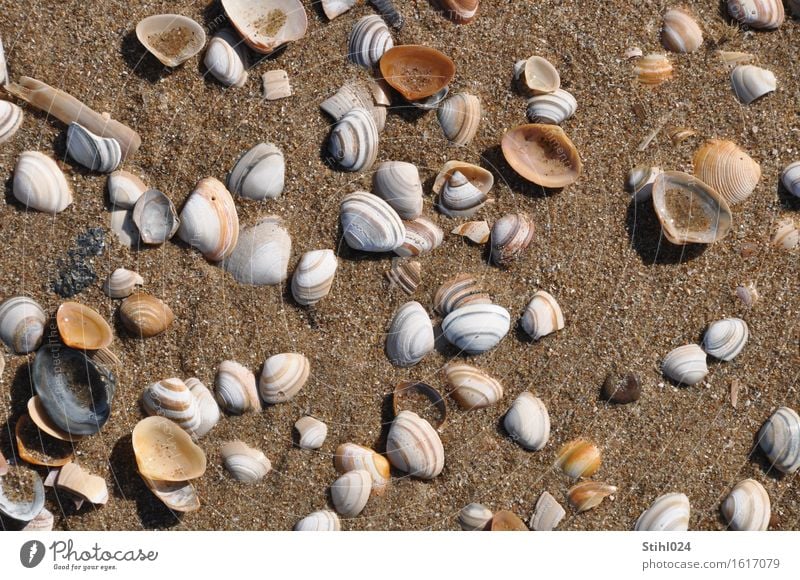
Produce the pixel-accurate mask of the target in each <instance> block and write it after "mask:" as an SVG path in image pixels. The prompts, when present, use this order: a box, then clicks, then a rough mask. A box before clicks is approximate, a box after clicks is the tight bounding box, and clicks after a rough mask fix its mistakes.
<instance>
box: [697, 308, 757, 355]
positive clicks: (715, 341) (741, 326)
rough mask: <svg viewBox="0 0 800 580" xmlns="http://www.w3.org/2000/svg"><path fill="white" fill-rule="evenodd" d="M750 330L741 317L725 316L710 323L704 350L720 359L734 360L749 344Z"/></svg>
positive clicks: (704, 337)
mask: <svg viewBox="0 0 800 580" xmlns="http://www.w3.org/2000/svg"><path fill="white" fill-rule="evenodd" d="M749 336H750V332H749V330H748V328H747V323H746V322H745V321H744V320H742V319H741V318H724V319H722V320H717V321H715V322H712V323H711V324H709V325H708V329H707V330H706V333H705V335H704V336H703V345H702V346H703V350H704V351H706V353H708V354H709V355H711V356H713V357H714V358H716V359H719V360H725V361H729V360H733V359H734V358H735V357H736V356H737V355H738V354H739V353H740V352H742V349H743V348H744V345H745V344H747V338H748V337H749Z"/></svg>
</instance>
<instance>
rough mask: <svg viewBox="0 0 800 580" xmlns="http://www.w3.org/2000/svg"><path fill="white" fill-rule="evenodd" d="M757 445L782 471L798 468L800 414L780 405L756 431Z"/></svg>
mask: <svg viewBox="0 0 800 580" xmlns="http://www.w3.org/2000/svg"><path fill="white" fill-rule="evenodd" d="M758 445H759V446H760V447H761V449H762V451H764V453H765V454H766V456H767V458H768V459H769V461H770V463H771V467H775V468H776V469H778V470H779V471H782V472H783V473H794V472H795V471H797V469H798V468H800V416H798V415H797V412H795V411H794V410H793V409H790V408H789V407H780V408H779V409H778V410H777V411H775V412H774V413H773V414H772V415H770V417H769V419H767V421H766V422H765V423H764V425H763V426H762V427H761V429H760V430H759V432H758Z"/></svg>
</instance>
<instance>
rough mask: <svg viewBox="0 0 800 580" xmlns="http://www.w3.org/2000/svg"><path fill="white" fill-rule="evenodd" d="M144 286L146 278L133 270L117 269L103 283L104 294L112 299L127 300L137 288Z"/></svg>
mask: <svg viewBox="0 0 800 580" xmlns="http://www.w3.org/2000/svg"><path fill="white" fill-rule="evenodd" d="M142 285H144V278H142V277H141V276H140V275H139V274H137V273H136V272H134V271H133V270H126V269H125V268H117V269H116V270H114V271H113V272H111V274H109V275H108V278H106V281H105V282H104V283H103V292H105V293H106V294H107V295H108V296H109V297H110V298H126V297H128V296H130V295H131V294H133V291H134V290H136V287H137V286H142Z"/></svg>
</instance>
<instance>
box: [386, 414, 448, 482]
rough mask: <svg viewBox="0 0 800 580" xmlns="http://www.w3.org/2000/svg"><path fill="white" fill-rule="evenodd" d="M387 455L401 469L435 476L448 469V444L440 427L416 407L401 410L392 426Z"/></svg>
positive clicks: (411, 473) (425, 477) (424, 477)
mask: <svg viewBox="0 0 800 580" xmlns="http://www.w3.org/2000/svg"><path fill="white" fill-rule="evenodd" d="M386 456H387V457H388V458H389V461H390V462H391V464H392V465H394V466H395V467H396V468H397V469H399V470H400V471H404V472H406V473H408V474H410V475H412V476H414V477H418V478H420V479H433V478H434V477H436V476H437V475H439V474H440V473H441V472H442V469H444V447H443V446H442V440H441V439H439V435H438V434H437V433H436V430H435V429H434V428H433V427H432V426H431V424H430V423H428V422H427V421H426V420H425V419H423V418H421V417H420V416H419V415H417V414H416V413H414V412H413V411H400V413H399V414H398V415H397V417H395V419H394V421H393V422H392V426H391V427H390V428H389V435H388V437H387V439H386Z"/></svg>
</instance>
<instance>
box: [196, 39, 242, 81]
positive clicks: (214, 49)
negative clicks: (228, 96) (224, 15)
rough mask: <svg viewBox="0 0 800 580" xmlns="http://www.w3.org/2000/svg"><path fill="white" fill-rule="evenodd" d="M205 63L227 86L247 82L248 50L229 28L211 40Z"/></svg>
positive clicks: (215, 76) (216, 77)
mask: <svg viewBox="0 0 800 580" xmlns="http://www.w3.org/2000/svg"><path fill="white" fill-rule="evenodd" d="M203 64H205V66H206V69H208V72H210V73H211V74H212V75H213V76H214V78H215V79H217V80H218V81H219V82H221V83H222V84H223V85H225V86H226V87H242V86H244V84H245V83H246V82H247V50H246V47H245V45H244V43H243V42H242V40H241V39H240V38H239V37H238V36H236V34H235V33H234V32H233V31H232V30H231V29H229V28H224V29H222V30H220V31H219V32H217V33H216V34H215V35H214V37H213V38H212V39H211V40H210V41H209V43H208V48H207V49H206V55H205V57H203Z"/></svg>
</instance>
